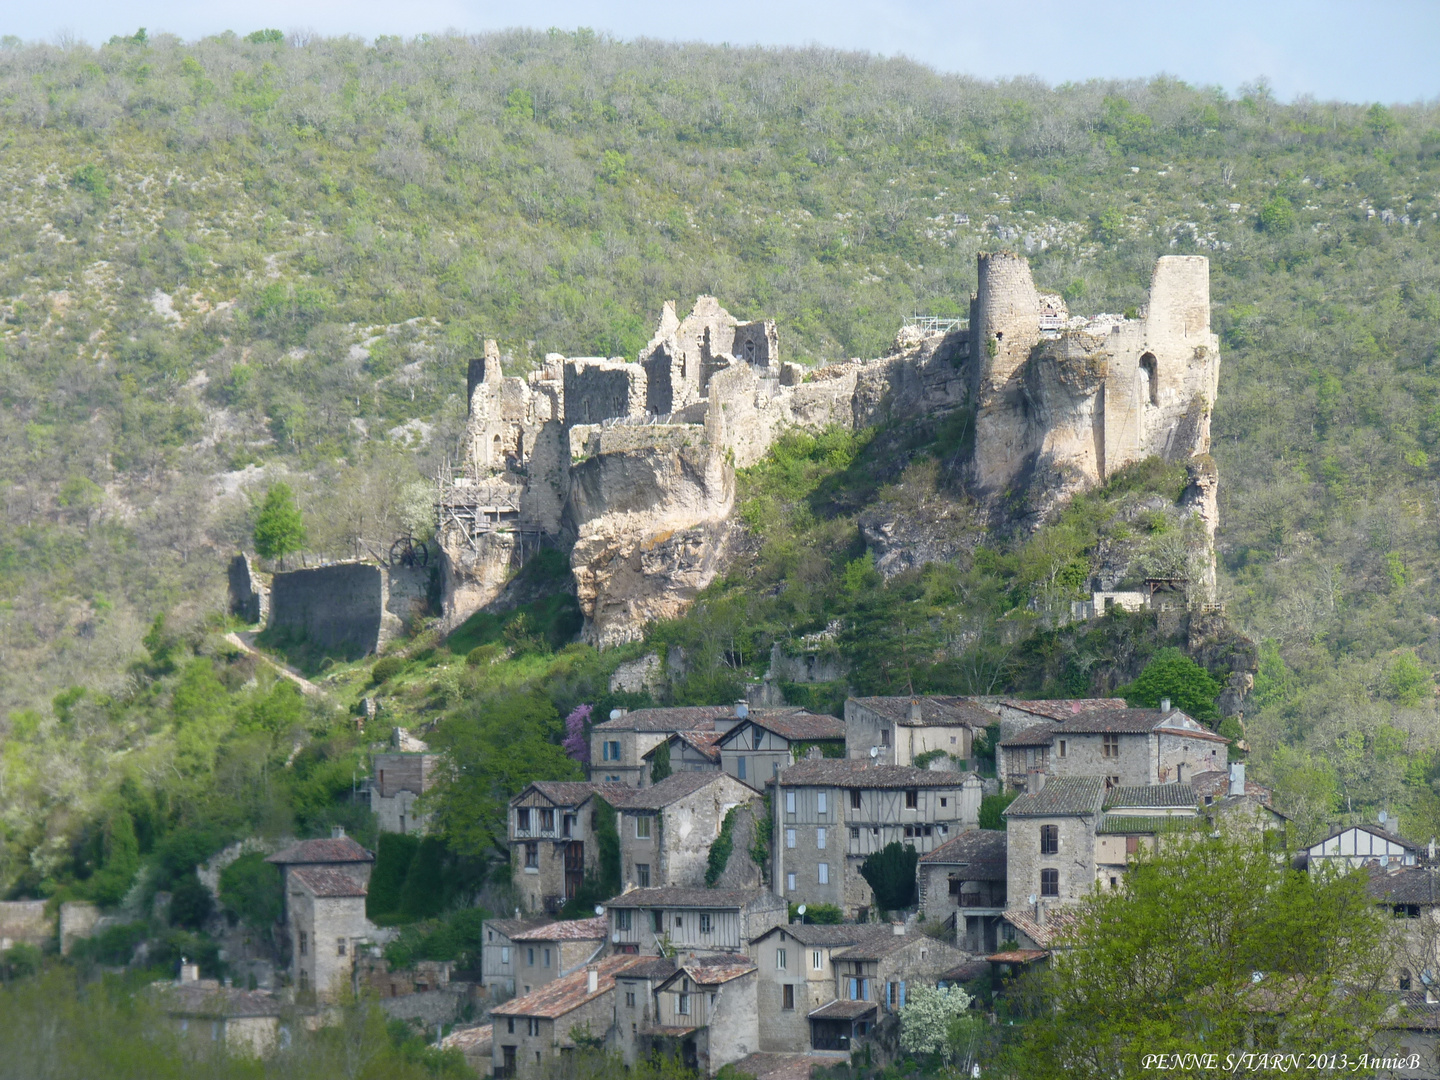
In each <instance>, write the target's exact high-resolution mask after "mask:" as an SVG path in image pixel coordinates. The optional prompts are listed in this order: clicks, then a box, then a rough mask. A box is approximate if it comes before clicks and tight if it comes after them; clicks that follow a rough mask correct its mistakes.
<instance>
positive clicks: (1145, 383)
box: [1140, 352, 1160, 405]
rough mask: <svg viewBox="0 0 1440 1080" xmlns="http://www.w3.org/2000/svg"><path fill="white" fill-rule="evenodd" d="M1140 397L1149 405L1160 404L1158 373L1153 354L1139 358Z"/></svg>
mask: <svg viewBox="0 0 1440 1080" xmlns="http://www.w3.org/2000/svg"><path fill="white" fill-rule="evenodd" d="M1140 396H1141V399H1142V400H1143V401H1146V402H1148V403H1149V404H1151V405H1159V404H1160V373H1159V370H1158V369H1157V366H1156V363H1155V354H1154V353H1148V352H1147V353H1146V354H1145V355H1144V356H1142V357H1140Z"/></svg>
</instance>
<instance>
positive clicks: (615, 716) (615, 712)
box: [610, 709, 625, 720]
mask: <svg viewBox="0 0 1440 1080" xmlns="http://www.w3.org/2000/svg"><path fill="white" fill-rule="evenodd" d="M624 715H625V714H624V713H622V712H621V711H620V710H619V709H611V710H610V719H611V720H619V719H620V717H622V716H624Z"/></svg>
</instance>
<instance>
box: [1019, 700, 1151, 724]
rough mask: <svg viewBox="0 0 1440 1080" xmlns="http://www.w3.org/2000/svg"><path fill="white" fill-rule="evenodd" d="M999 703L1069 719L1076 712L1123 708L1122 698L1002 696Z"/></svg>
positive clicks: (1044, 715) (1022, 710)
mask: <svg viewBox="0 0 1440 1080" xmlns="http://www.w3.org/2000/svg"><path fill="white" fill-rule="evenodd" d="M999 704H1001V705H1008V706H1009V707H1010V708H1012V709H1019V710H1020V711H1021V712H1028V713H1033V714H1034V715H1035V716H1043V717H1045V718H1046V719H1047V720H1061V721H1063V720H1069V719H1070V718H1071V717H1073V716H1075V715H1076V714H1078V713H1088V712H1095V711H1097V710H1101V709H1125V708H1129V706H1127V705H1126V704H1125V699H1124V698H1049V699H1046V700H1042V701H1021V700H1020V699H1019V698H1002V699H1001V700H1000V702H999Z"/></svg>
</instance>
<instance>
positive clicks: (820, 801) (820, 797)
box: [815, 791, 830, 814]
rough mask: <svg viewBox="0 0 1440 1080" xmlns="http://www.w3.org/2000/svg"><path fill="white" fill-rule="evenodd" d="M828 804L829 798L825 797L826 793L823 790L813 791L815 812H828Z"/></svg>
mask: <svg viewBox="0 0 1440 1080" xmlns="http://www.w3.org/2000/svg"><path fill="white" fill-rule="evenodd" d="M829 805H830V800H829V798H827V796H826V793H825V792H823V791H817V792H816V793H815V813H817V814H828V813H829V812H830V811H829V809H828V808H829Z"/></svg>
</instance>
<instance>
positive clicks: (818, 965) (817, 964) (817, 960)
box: [810, 949, 825, 971]
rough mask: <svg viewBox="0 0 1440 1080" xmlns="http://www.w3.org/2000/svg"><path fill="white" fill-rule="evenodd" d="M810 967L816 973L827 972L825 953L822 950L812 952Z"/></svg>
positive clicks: (812, 950)
mask: <svg viewBox="0 0 1440 1080" xmlns="http://www.w3.org/2000/svg"><path fill="white" fill-rule="evenodd" d="M810 966H811V967H812V968H814V969H815V970H816V971H824V970H825V952H824V950H822V949H811V950H810Z"/></svg>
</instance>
